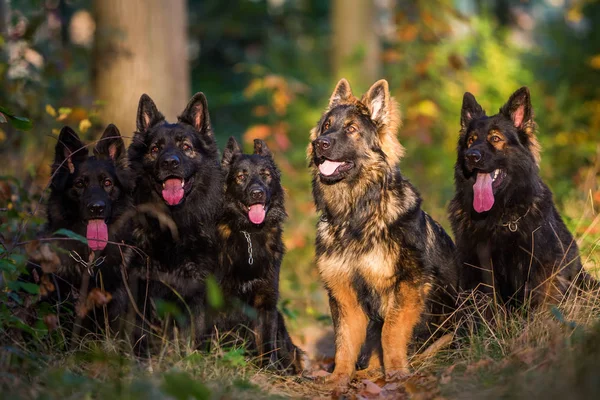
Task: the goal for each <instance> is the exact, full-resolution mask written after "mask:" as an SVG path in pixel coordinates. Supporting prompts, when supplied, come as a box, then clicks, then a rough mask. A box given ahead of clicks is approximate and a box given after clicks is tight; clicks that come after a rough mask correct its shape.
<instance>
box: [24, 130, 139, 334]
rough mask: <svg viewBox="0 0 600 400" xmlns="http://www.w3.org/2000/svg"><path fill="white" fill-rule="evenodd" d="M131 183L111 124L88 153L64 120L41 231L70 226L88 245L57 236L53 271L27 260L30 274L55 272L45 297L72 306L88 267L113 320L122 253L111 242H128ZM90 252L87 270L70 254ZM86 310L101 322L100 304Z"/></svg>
mask: <svg viewBox="0 0 600 400" xmlns="http://www.w3.org/2000/svg"><path fill="white" fill-rule="evenodd" d="M132 189H133V184H132V181H131V177H130V175H129V170H128V167H127V157H126V151H125V144H124V143H123V139H122V138H121V135H120V133H119V130H118V129H117V127H116V126H114V125H109V126H108V127H107V128H106V130H105V131H104V133H103V135H102V137H101V138H100V140H99V141H97V143H96V145H95V146H94V148H93V155H92V156H90V155H88V146H86V145H85V144H84V143H83V142H82V141H81V140H80V139H79V136H78V135H77V133H75V131H73V130H72V129H71V128H69V127H68V126H65V127H64V128H63V129H62V130H61V132H60V135H59V137H58V143H57V144H56V149H55V158H54V163H53V165H52V178H51V183H50V196H49V199H48V205H47V217H48V223H47V225H46V227H45V229H44V234H43V236H50V235H52V234H53V233H54V232H56V231H58V230H69V231H72V232H74V233H76V234H78V235H80V236H83V237H85V238H86V239H87V245H86V244H84V243H82V242H80V241H78V240H74V239H71V238H65V237H62V238H57V239H56V242H55V244H56V245H57V246H58V247H60V248H61V250H63V251H60V252H57V254H58V256H59V257H60V261H61V262H60V265H58V266H57V268H56V270H55V271H44V269H43V268H40V267H39V266H36V265H35V263H34V262H30V264H29V268H30V272H31V275H32V278H33V279H34V280H35V277H36V276H37V277H39V278H41V277H42V275H43V274H44V273H47V274H49V275H50V274H54V276H55V277H54V278H51V282H54V283H55V284H56V285H57V287H55V288H54V289H55V290H52V291H51V292H50V293H49V295H48V300H49V301H56V302H57V303H59V304H64V305H67V304H68V305H69V306H70V307H74V302H75V299H77V298H78V297H79V296H83V294H81V293H79V290H80V285H81V281H82V276H83V275H84V274H88V273H91V277H90V282H89V286H88V288H87V292H88V293H90V291H91V290H92V289H94V288H103V290H104V291H106V292H108V293H109V294H110V295H111V297H112V300H111V301H110V303H109V305H108V310H109V320H110V321H111V322H112V321H113V319H114V317H116V315H117V314H118V311H114V312H112V310H116V309H117V308H118V307H119V306H120V304H117V303H120V302H121V301H122V300H123V299H121V298H120V297H119V294H120V293H121V289H122V284H121V283H122V279H121V276H120V265H121V261H122V258H121V253H120V251H119V247H118V245H117V244H116V243H121V242H122V241H123V242H129V238H130V233H131V228H130V226H128V222H127V219H128V218H127V211H128V210H132V208H133V204H132V199H131V194H132ZM109 242H110V243H109ZM92 252H94V259H95V260H96V261H97V264H98V266H97V267H92V268H90V269H89V270H88V268H87V267H86V266H85V265H84V264H83V263H81V262H78V261H75V260H74V258H73V257H72V256H74V257H75V258H77V259H80V260H82V261H84V262H88V260H89V259H90V253H92ZM34 270H35V272H34ZM87 311H88V316H91V315H93V314H98V315H99V318H98V320H99V321H101V322H99V323H98V324H97V325H99V326H102V327H103V326H104V322H103V321H104V318H103V315H101V314H103V313H102V310H101V309H98V308H96V309H95V310H87ZM62 315H66V313H64V314H62ZM65 326H68V325H65ZM69 327H70V326H69Z"/></svg>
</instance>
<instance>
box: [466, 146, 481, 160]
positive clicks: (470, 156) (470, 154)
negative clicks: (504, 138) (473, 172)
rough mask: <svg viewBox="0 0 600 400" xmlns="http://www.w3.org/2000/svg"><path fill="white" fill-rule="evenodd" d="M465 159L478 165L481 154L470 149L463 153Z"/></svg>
mask: <svg viewBox="0 0 600 400" xmlns="http://www.w3.org/2000/svg"><path fill="white" fill-rule="evenodd" d="M465 158H466V159H467V160H468V161H469V162H472V163H478V162H479V161H481V152H480V151H479V150H475V149H471V150H467V152H466V153H465Z"/></svg>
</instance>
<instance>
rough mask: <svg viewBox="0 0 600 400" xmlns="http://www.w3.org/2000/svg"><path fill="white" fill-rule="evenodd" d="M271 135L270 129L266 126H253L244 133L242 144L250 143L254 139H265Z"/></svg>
mask: <svg viewBox="0 0 600 400" xmlns="http://www.w3.org/2000/svg"><path fill="white" fill-rule="evenodd" d="M270 135H271V127H270V126H269V125H266V124H259V125H253V126H251V127H250V128H248V130H247V131H246V132H245V133H244V142H246V143H252V142H254V139H263V140H264V139H266V138H268V137H269V136H270Z"/></svg>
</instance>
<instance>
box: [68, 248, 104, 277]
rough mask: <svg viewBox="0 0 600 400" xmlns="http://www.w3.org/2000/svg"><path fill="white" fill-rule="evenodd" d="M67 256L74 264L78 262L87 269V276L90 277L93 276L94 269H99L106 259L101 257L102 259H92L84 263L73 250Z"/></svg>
mask: <svg viewBox="0 0 600 400" xmlns="http://www.w3.org/2000/svg"><path fill="white" fill-rule="evenodd" d="M69 256H70V257H71V258H72V259H73V260H75V261H76V262H78V263H79V264H81V265H82V266H84V267H85V268H86V269H87V272H88V274H90V276H92V275H94V267H99V266H100V265H102V263H103V262H104V260H105V259H106V256H102V257H98V258H96V259H92V260H91V261H90V262H86V261H84V260H83V258H81V256H80V255H79V253H77V252H76V251H75V250H72V251H71V252H70V253H69Z"/></svg>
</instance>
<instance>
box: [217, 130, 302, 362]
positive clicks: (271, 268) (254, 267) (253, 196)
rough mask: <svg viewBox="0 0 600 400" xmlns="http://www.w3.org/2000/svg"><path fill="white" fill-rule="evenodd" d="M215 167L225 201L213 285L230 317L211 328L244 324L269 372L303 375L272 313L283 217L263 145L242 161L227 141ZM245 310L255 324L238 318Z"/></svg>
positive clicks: (279, 319) (275, 313)
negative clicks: (216, 281) (220, 175)
mask: <svg viewBox="0 0 600 400" xmlns="http://www.w3.org/2000/svg"><path fill="white" fill-rule="evenodd" d="M221 165H222V167H223V173H224V176H225V195H224V200H223V218H222V219H221V221H220V222H219V226H218V231H219V239H220V243H221V251H220V256H219V258H220V259H219V265H220V271H219V282H220V285H221V288H222V290H223V294H224V296H225V298H226V299H229V300H230V303H232V304H230V305H229V306H230V307H233V308H234V311H231V312H227V315H226V316H225V317H224V318H222V321H221V322H220V323H217V324H216V325H217V327H219V328H220V331H221V332H223V331H226V330H228V329H230V328H234V327H235V326H238V327H239V325H240V324H246V325H247V326H249V327H250V328H251V331H252V332H253V335H251V336H252V339H253V340H252V342H253V345H254V347H255V348H256V350H257V351H258V353H259V355H262V356H263V357H264V358H265V360H267V361H268V362H269V364H270V365H271V366H274V367H276V368H278V369H281V370H285V371H287V372H290V373H298V372H300V371H302V369H303V363H302V356H303V353H302V351H301V350H300V349H298V348H297V347H296V346H295V345H294V344H293V343H292V340H291V338H290V336H289V334H288V331H287V329H286V327H285V322H284V319H283V316H282V315H281V314H280V313H279V311H278V310H277V301H278V300H279V270H280V267H281V260H282V258H283V253H284V251H285V249H284V246H283V241H282V239H281V234H282V224H283V221H284V220H285V218H286V216H287V214H286V212H285V207H284V199H283V197H284V195H283V188H282V187H281V181H280V173H279V170H278V169H277V166H276V165H275V162H274V161H273V157H272V155H271V152H270V151H269V149H268V148H267V145H266V143H265V142H263V141H262V140H258V139H257V140H255V141H254V154H252V155H246V154H242V151H241V149H240V147H239V145H238V143H237V142H236V141H235V139H234V138H230V139H229V142H228V143H227V147H226V148H225V151H224V152H223V160H222V163H221ZM235 303H237V304H235ZM248 306H249V307H250V308H251V309H252V310H254V311H255V312H256V316H255V318H249V317H248V316H247V315H245V314H244V312H243V309H244V308H248ZM246 314H247V313H246ZM244 336H247V335H244Z"/></svg>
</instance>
